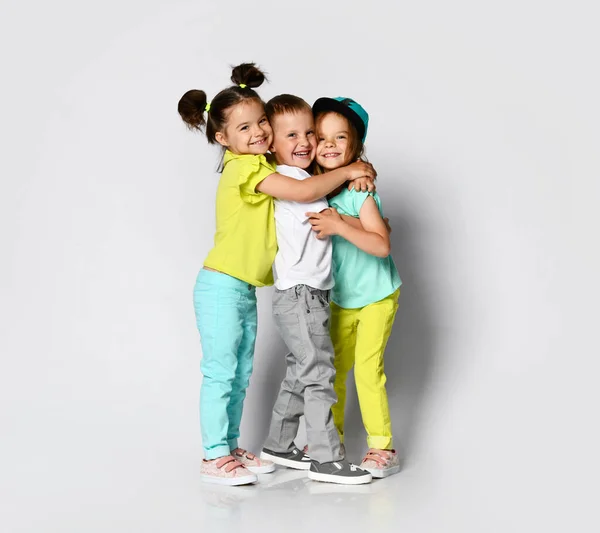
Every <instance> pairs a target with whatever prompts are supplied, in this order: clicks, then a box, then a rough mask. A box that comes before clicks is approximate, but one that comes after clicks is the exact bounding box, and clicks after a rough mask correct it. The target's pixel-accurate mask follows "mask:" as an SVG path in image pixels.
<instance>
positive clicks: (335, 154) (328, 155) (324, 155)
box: [322, 152, 340, 159]
mask: <svg viewBox="0 0 600 533" xmlns="http://www.w3.org/2000/svg"><path fill="white" fill-rule="evenodd" d="M339 156H340V154H339V153H334V152H332V153H329V154H323V156H322V157H325V158H327V159H329V158H330V157H339Z"/></svg>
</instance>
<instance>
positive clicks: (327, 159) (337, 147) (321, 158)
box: [317, 113, 350, 170]
mask: <svg viewBox="0 0 600 533" xmlns="http://www.w3.org/2000/svg"><path fill="white" fill-rule="evenodd" d="M317 140H318V142H319V144H318V145H317V163H318V164H319V165H321V166H322V167H323V168H324V169H326V170H334V169H336V168H339V167H342V166H344V165H347V164H348V163H349V161H347V158H348V156H349V155H350V154H349V140H350V124H348V121H347V120H346V118H344V117H343V116H342V115H338V114H337V113H325V114H324V115H321V116H320V117H319V120H318V122H317Z"/></svg>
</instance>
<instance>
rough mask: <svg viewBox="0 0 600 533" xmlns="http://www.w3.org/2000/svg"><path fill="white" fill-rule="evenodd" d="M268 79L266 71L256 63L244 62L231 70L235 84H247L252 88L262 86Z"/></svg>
mask: <svg viewBox="0 0 600 533" xmlns="http://www.w3.org/2000/svg"><path fill="white" fill-rule="evenodd" d="M266 79H267V77H266V75H265V73H264V72H262V71H261V70H260V69H259V68H258V67H257V66H256V65H255V64H254V63H242V64H241V65H238V66H237V67H234V68H233V70H232V72H231V81H232V82H233V83H234V85H245V86H246V87H249V88H251V89H255V88H256V87H260V86H261V85H262V84H263V82H264V81H265V80H266Z"/></svg>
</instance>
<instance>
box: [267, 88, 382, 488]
mask: <svg viewBox="0 0 600 533" xmlns="http://www.w3.org/2000/svg"><path fill="white" fill-rule="evenodd" d="M265 109H266V112H267V117H268V118H269V121H270V123H271V126H272V128H273V144H272V146H271V149H270V151H271V153H272V154H273V155H274V157H275V160H276V162H277V172H278V173H280V174H284V175H286V176H290V177H292V178H295V179H298V180H303V179H306V178H308V177H310V174H309V173H308V172H307V169H309V168H310V167H311V165H312V162H313V159H314V157H315V152H316V147H317V140H316V136H315V129H314V119H313V114H312V109H311V107H310V106H309V105H308V104H307V103H306V102H305V101H304V100H302V99H301V98H298V97H297V96H292V95H287V94H283V95H280V96H276V97H275V98H273V99H271V100H270V101H269V102H267V104H266V107H265ZM327 208H328V205H327V200H326V199H325V198H323V199H321V200H319V201H317V202H312V203H310V204H302V203H298V202H290V201H284V200H275V221H276V229H277V242H278V246H279V251H278V252H277V256H276V258H275V263H274V270H275V274H276V278H277V281H276V282H275V294H274V296H273V316H274V319H275V323H276V325H277V328H278V329H279V333H280V334H281V336H282V338H283V340H284V342H285V343H286V345H287V347H288V349H289V350H290V352H291V353H289V354H288V355H287V356H286V363H287V370H286V376H285V378H284V380H283V382H282V384H281V389H280V391H279V395H278V397H277V400H276V402H275V406H274V408H273V414H272V418H271V427H270V431H269V436H268V437H267V440H266V442H265V446H264V448H263V450H262V453H261V458H263V459H269V460H271V461H273V462H275V463H277V464H280V465H283V466H287V467H289V468H296V469H300V470H309V472H308V477H309V478H310V479H313V480H315V481H328V482H331V483H340V484H347V485H358V484H363V483H369V482H370V481H371V474H369V473H368V472H366V471H365V470H362V469H360V468H358V467H356V466H355V465H351V464H350V463H348V461H347V460H346V459H345V457H343V454H342V453H341V450H340V439H339V435H338V433H337V430H336V428H335V425H334V423H333V416H332V414H331V407H332V405H334V404H335V403H336V401H337V397H336V395H335V392H334V390H333V382H334V379H335V368H334V366H333V359H334V352H333V345H332V343H331V338H330V337H329V317H330V308H329V291H330V289H331V288H332V287H333V283H334V282H333V277H332V266H331V265H332V246H331V240H330V239H329V238H327V239H322V240H321V239H317V238H316V235H315V234H314V232H313V231H312V226H311V224H310V222H309V220H308V218H307V217H306V215H305V213H306V212H309V211H311V212H317V213H318V212H320V211H323V210H325V209H327ZM301 415H304V419H305V422H306V433H307V438H308V449H309V450H310V458H309V457H308V456H306V454H304V453H303V452H302V451H301V450H299V449H298V448H297V447H296V446H295V444H294V439H295V437H296V434H297V432H298V425H299V419H300V416H301Z"/></svg>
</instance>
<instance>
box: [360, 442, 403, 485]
mask: <svg viewBox="0 0 600 533" xmlns="http://www.w3.org/2000/svg"><path fill="white" fill-rule="evenodd" d="M360 467H361V468H362V469H363V470H366V471H367V472H370V473H371V475H372V476H373V477H376V478H382V477H388V476H391V475H392V474H396V473H397V472H400V457H398V452H396V450H377V449H375V448H371V449H370V450H369V451H368V452H367V455H365V457H364V459H363V460H362V463H361V465H360Z"/></svg>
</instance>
